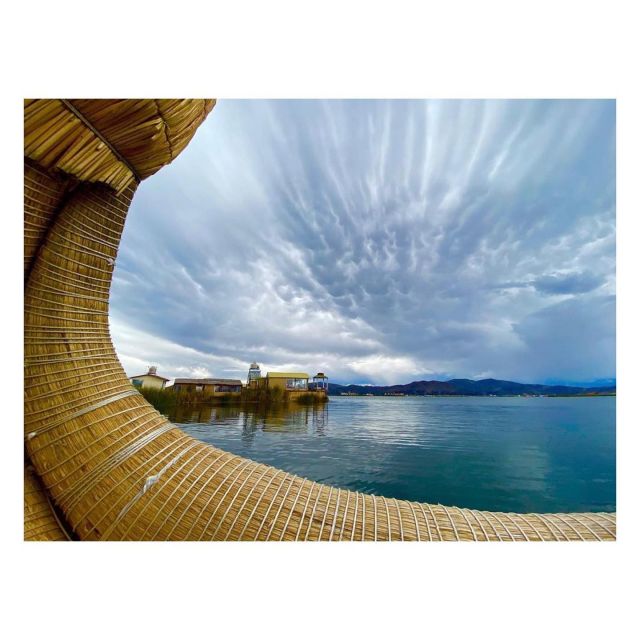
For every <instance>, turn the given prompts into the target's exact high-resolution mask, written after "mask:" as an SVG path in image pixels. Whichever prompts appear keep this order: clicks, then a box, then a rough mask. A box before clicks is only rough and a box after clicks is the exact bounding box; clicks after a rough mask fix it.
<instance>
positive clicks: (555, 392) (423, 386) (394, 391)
mask: <svg viewBox="0 0 640 640" xmlns="http://www.w3.org/2000/svg"><path fill="white" fill-rule="evenodd" d="M615 393H616V387H615V386H609V387H569V386H565V385H545V384H523V383H520V382H511V381H509V380H494V379H493V378H487V379H486V380H467V379H465V378H459V379H454V380H447V381H445V382H442V381H439V380H419V381H414V382H409V383H408V384H394V385H390V386H375V385H373V386H370V385H357V384H349V385H341V384H334V383H330V384H329V395H331V396H338V395H342V394H349V395H374V396H385V395H400V394H402V395H408V396H522V395H527V396H528V395H531V396H540V395H543V396H602V395H615Z"/></svg>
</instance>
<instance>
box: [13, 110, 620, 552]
mask: <svg viewBox="0 0 640 640" xmlns="http://www.w3.org/2000/svg"><path fill="white" fill-rule="evenodd" d="M214 104H215V101H214V100H206V99H194V100H173V99H164V100H151V99H144V100H63V99H46V100H39V99H29V100H25V103H24V208H25V211H24V251H25V253H24V270H25V304H24V332H25V334H24V341H25V342H24V347H25V348H24V352H25V373H24V376H25V379H24V382H25V404H24V408H25V411H24V415H25V419H24V427H25V429H24V449H25V476H24V483H25V492H24V505H25V506H24V536H25V539H26V540H67V539H76V540H511V541H515V540H613V539H615V535H616V519H615V514H610V513H582V514H575V513H574V514H514V513H491V512H481V511H476V510H473V509H464V508H457V507H448V506H447V507H445V506H442V505H433V504H422V503H414V502H407V501H405V500H396V499H395V498H388V497H383V496H372V495H367V494H363V493H357V492H352V491H345V490H343V489H338V488H334V487H330V486H326V485H323V484H321V483H317V482H311V481H309V480H306V479H304V478H301V477H298V476H295V475H292V474H290V473H286V472H284V471H282V470H279V469H276V468H273V467H270V466H267V465H263V464H258V463H256V462H252V461H251V460H247V459H245V458H242V457H239V456H236V455H232V454H230V453H228V452H225V451H222V450H220V449H217V448H215V447H211V446H208V445H206V444H204V443H202V442H199V441H198V440H195V439H194V438H191V437H190V436H188V435H187V434H185V433H184V432H183V431H181V430H180V429H179V428H177V427H176V426H175V425H173V424H171V423H170V422H168V421H167V420H166V419H165V418H164V417H163V416H162V415H160V414H159V413H158V412H157V411H156V410H155V409H153V407H151V406H150V405H149V404H148V403H147V402H146V401H145V400H144V398H143V397H142V396H141V395H140V393H138V391H137V390H136V389H135V388H133V387H132V385H131V383H130V381H129V380H128V378H127V376H126V374H125V372H124V370H123V368H122V366H121V365H120V362H119V361H118V357H117V354H116V352H115V350H114V348H113V345H112V343H111V339H110V336H109V325H108V303H109V288H110V284H111V278H112V275H113V269H114V264H115V261H116V258H117V251H118V245H119V242H120V237H121V234H122V230H123V227H124V224H125V221H126V217H127V212H128V210H129V205H130V203H131V199H132V198H133V196H134V194H135V191H136V188H137V186H138V184H139V183H140V181H141V180H144V179H145V178H147V177H149V176H150V175H152V174H154V173H155V172H156V171H158V170H159V169H160V168H161V167H163V166H164V165H166V164H168V163H170V162H171V161H172V160H173V159H174V158H175V157H176V156H177V155H178V154H179V153H180V152H181V151H182V150H183V149H184V147H185V146H186V145H187V144H188V142H189V140H190V139H191V138H192V136H193V135H194V133H195V132H196V129H197V128H198V126H199V125H200V124H201V123H202V122H203V121H204V119H205V118H206V117H207V115H208V114H209V113H210V112H211V110H212V108H213V107H214ZM214 117H215V115H214Z"/></svg>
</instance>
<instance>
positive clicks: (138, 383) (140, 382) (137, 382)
mask: <svg viewBox="0 0 640 640" xmlns="http://www.w3.org/2000/svg"><path fill="white" fill-rule="evenodd" d="M131 382H132V384H133V386H134V387H136V388H137V389H139V388H140V387H142V380H132V381H131Z"/></svg>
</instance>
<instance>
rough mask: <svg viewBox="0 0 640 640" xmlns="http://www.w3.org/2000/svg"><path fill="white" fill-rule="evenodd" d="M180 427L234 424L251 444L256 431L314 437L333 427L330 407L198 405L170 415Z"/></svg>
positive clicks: (243, 439) (244, 440) (245, 440)
mask: <svg viewBox="0 0 640 640" xmlns="http://www.w3.org/2000/svg"><path fill="white" fill-rule="evenodd" d="M169 419H170V420H171V422H174V423H176V424H200V425H205V424H208V425H212V426H213V425H232V424H235V425H237V426H240V427H242V431H241V438H242V441H243V442H245V443H250V442H251V441H252V440H253V438H254V436H255V434H256V432H258V431H262V432H268V433H283V434H295V433H298V434H302V433H305V434H313V435H316V436H324V435H325V433H326V429H327V427H328V425H329V406H328V404H321V405H296V404H289V405H270V406H260V407H257V406H256V407H253V406H251V405H243V406H231V405H220V406H211V405H198V406H193V405H192V406H179V407H176V408H175V410H174V411H173V412H172V413H171V414H170V415H169Z"/></svg>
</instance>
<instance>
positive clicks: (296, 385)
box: [287, 378, 307, 391]
mask: <svg viewBox="0 0 640 640" xmlns="http://www.w3.org/2000/svg"><path fill="white" fill-rule="evenodd" d="M306 388H307V381H306V380H305V379H304V378H287V389H292V390H294V391H295V390H298V389H306Z"/></svg>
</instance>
